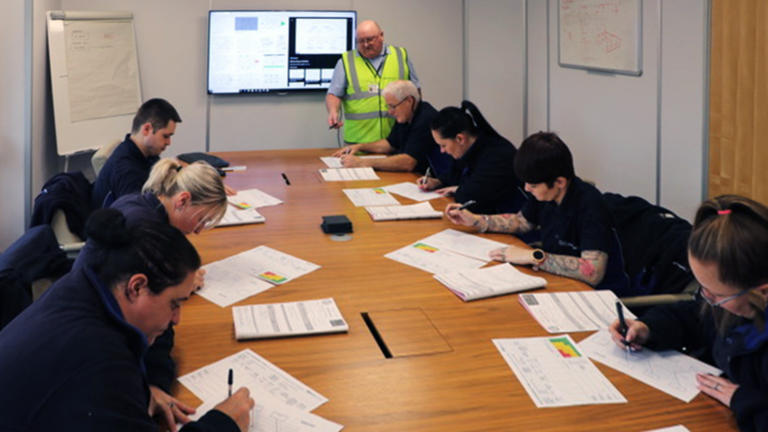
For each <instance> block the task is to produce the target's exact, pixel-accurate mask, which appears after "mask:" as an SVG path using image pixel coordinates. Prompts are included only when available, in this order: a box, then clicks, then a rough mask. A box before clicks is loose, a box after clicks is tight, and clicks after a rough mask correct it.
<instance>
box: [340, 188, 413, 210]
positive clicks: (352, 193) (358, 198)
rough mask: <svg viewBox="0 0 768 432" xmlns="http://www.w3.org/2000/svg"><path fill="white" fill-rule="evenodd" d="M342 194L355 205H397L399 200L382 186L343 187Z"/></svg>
mask: <svg viewBox="0 0 768 432" xmlns="http://www.w3.org/2000/svg"><path fill="white" fill-rule="evenodd" d="M342 191H343V192H344V194H345V195H346V196H347V198H349V200H350V201H352V204H354V205H355V207H364V206H398V205H400V202H399V201H397V200H396V199H395V197H393V196H392V195H390V194H389V192H387V191H386V190H384V189H383V188H380V187H377V188H358V189H343V190H342Z"/></svg>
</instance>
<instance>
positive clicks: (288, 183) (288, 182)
mask: <svg viewBox="0 0 768 432" xmlns="http://www.w3.org/2000/svg"><path fill="white" fill-rule="evenodd" d="M280 175H281V176H283V180H285V184H287V185H288V186H290V185H291V181H290V180H288V176H287V175H285V173H280Z"/></svg>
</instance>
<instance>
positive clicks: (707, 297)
mask: <svg viewBox="0 0 768 432" xmlns="http://www.w3.org/2000/svg"><path fill="white" fill-rule="evenodd" d="M750 291H751V290H748V289H747V290H743V291H741V292H739V293H736V294H734V295H729V296H727V297H723V298H721V299H720V300H717V301H714V300H713V299H716V298H717V297H718V296H717V295H715V294H712V293H711V292H709V290H708V289H706V288H704V287H703V286H701V285H699V287H698V288H697V289H696V296H697V297H700V298H702V299H704V301H705V302H707V304H708V305H710V306H712V307H719V306H722V305H723V304H725V303H728V302H729V301H731V300H733V299H737V298H739V297H741V296H743V295H744V294H746V293H748V292H750Z"/></svg>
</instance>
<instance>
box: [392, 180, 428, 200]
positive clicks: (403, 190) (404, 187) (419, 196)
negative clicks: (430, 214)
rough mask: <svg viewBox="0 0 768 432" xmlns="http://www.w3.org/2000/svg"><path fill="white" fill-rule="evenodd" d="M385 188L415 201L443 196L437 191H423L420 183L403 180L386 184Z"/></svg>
mask: <svg viewBox="0 0 768 432" xmlns="http://www.w3.org/2000/svg"><path fill="white" fill-rule="evenodd" d="M384 189H386V190H388V191H390V192H391V193H393V194H398V195H400V196H402V197H405V198H408V199H412V200H414V201H427V200H431V199H435V198H440V197H442V195H440V194H439V193H437V192H427V191H423V190H421V189H419V185H417V184H416V183H412V182H403V183H397V184H393V185H389V186H384Z"/></svg>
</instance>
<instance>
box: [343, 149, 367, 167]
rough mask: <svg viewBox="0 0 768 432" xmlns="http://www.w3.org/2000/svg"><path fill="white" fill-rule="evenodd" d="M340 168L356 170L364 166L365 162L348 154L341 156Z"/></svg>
mask: <svg viewBox="0 0 768 432" xmlns="http://www.w3.org/2000/svg"><path fill="white" fill-rule="evenodd" d="M341 166H343V167H344V168H357V167H364V166H366V163H365V160H363V159H360V158H359V157H357V156H353V155H352V154H351V153H349V154H344V155H341Z"/></svg>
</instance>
